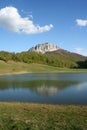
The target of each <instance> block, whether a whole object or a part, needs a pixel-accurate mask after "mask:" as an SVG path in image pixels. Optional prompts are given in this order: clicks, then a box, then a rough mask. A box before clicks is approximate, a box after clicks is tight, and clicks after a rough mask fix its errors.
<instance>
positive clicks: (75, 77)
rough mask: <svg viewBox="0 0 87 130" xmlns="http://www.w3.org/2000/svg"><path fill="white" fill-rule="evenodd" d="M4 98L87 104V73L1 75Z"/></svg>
mask: <svg viewBox="0 0 87 130" xmlns="http://www.w3.org/2000/svg"><path fill="white" fill-rule="evenodd" d="M0 101H18V102H34V103H35V102H36V103H50V104H84V105H87V73H51V74H48V73H44V74H22V75H6V76H0Z"/></svg>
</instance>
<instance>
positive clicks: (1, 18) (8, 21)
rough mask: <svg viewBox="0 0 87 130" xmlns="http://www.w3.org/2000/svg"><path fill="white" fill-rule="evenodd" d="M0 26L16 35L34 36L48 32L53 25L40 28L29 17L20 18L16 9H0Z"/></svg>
mask: <svg viewBox="0 0 87 130" xmlns="http://www.w3.org/2000/svg"><path fill="white" fill-rule="evenodd" d="M0 26H1V27H4V28H5V29H8V30H10V31H12V32H16V33H24V34H36V33H42V32H46V31H50V30H51V29H52V28H53V25H52V24H50V25H45V26H40V25H36V24H34V23H33V21H32V20H30V19H29V17H25V18H23V17H21V15H20V14H19V12H18V10H17V8H15V7H5V8H2V9H0Z"/></svg>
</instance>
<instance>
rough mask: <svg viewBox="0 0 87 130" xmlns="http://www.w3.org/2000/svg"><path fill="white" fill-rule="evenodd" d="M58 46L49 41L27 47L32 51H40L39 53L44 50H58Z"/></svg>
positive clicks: (44, 51)
mask: <svg viewBox="0 0 87 130" xmlns="http://www.w3.org/2000/svg"><path fill="white" fill-rule="evenodd" d="M59 49H60V48H59V47H58V46H56V45H54V44H51V43H43V44H38V45H36V46H35V47H32V48H30V49H29V51H34V52H41V53H46V52H52V51H56V50H59Z"/></svg>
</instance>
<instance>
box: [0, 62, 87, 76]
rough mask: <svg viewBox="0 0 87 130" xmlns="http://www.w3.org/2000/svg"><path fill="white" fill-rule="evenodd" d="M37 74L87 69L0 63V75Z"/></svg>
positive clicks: (86, 70)
mask: <svg viewBox="0 0 87 130" xmlns="http://www.w3.org/2000/svg"><path fill="white" fill-rule="evenodd" d="M27 72H28V73H32V72H34V73H37V72H87V69H68V68H58V67H53V66H48V65H43V64H37V63H31V64H27V63H23V62H14V61H8V62H4V61H0V74H6V73H7V74H8V73H9V74H12V73H13V74H14V73H27Z"/></svg>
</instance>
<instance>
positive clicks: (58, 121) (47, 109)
mask: <svg viewBox="0 0 87 130" xmlns="http://www.w3.org/2000/svg"><path fill="white" fill-rule="evenodd" d="M0 130H87V106H73V105H46V104H29V103H6V102H5V103H0Z"/></svg>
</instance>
